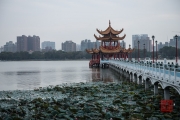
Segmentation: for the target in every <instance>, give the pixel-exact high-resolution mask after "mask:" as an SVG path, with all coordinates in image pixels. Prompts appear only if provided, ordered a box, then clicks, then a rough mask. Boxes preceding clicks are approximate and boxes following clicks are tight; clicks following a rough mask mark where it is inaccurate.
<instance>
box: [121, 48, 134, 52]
mask: <svg viewBox="0 0 180 120" xmlns="http://www.w3.org/2000/svg"><path fill="white" fill-rule="evenodd" d="M133 51H134V49H131V48H128V49H123V50H122V52H124V53H132V52H133Z"/></svg>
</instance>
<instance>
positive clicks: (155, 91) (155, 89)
mask: <svg viewBox="0 0 180 120" xmlns="http://www.w3.org/2000/svg"><path fill="white" fill-rule="evenodd" d="M156 94H158V83H155V84H154V95H156Z"/></svg>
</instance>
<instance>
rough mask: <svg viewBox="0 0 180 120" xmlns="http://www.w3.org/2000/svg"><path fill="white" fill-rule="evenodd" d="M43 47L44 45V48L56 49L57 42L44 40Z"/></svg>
mask: <svg viewBox="0 0 180 120" xmlns="http://www.w3.org/2000/svg"><path fill="white" fill-rule="evenodd" d="M41 47H42V49H47V48H49V49H53V50H55V42H51V41H44V42H42V44H41Z"/></svg>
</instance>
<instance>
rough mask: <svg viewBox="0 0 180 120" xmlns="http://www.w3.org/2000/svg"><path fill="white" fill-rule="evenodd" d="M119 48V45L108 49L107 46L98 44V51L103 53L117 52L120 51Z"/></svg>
mask: <svg viewBox="0 0 180 120" xmlns="http://www.w3.org/2000/svg"><path fill="white" fill-rule="evenodd" d="M121 49H122V48H121V46H119V45H118V46H117V47H116V48H114V49H108V48H104V47H103V46H100V51H101V52H103V53H118V52H120V51H121Z"/></svg>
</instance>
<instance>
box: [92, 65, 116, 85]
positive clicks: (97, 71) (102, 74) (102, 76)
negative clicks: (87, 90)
mask: <svg viewBox="0 0 180 120" xmlns="http://www.w3.org/2000/svg"><path fill="white" fill-rule="evenodd" d="M113 74H114V73H113V72H112V71H111V70H110V69H101V68H92V82H98V81H102V82H104V83H106V82H117V81H119V79H118V76H114V75H113Z"/></svg>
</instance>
